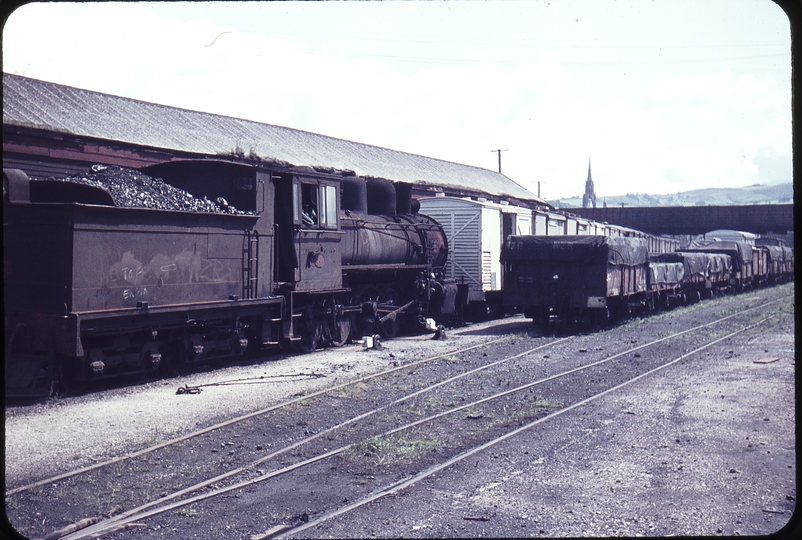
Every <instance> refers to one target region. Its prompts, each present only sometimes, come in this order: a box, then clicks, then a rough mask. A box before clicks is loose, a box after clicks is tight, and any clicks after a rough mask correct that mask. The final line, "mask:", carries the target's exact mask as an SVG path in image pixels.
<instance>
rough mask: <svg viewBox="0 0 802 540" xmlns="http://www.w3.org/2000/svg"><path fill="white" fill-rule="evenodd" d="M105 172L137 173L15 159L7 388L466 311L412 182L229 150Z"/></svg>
mask: <svg viewBox="0 0 802 540" xmlns="http://www.w3.org/2000/svg"><path fill="white" fill-rule="evenodd" d="M93 172H95V173H97V175H96V176H98V175H101V174H110V173H111V172H116V173H117V174H119V175H122V176H125V174H128V177H129V178H128V179H129V180H130V178H134V179H135V180H136V182H133V183H132V182H130V181H129V182H128V186H126V185H122V186H120V185H119V184H125V182H124V181H119V182H117V183H116V184H115V185H114V189H111V188H110V187H109V185H110V184H106V185H104V184H103V183H102V182H99V181H95V180H93V178H94V177H93V176H92V175H91V174H89V173H87V174H86V175H83V176H84V177H81V175H79V176H78V177H76V178H71V179H60V180H53V179H48V180H32V179H29V178H28V177H27V175H25V173H23V172H22V171H19V170H4V174H3V218H4V219H3V239H4V257H3V262H4V278H5V279H4V293H5V358H6V367H5V375H6V387H7V391H10V392H14V391H16V390H22V391H25V392H30V391H36V390H40V389H41V390H44V391H48V390H49V389H51V388H52V386H53V384H54V383H56V382H61V383H63V384H65V385H69V384H70V383H71V382H81V381H87V380H93V379H101V378H105V377H112V376H119V375H124V374H130V373H142V372H148V371H154V370H158V369H159V368H160V367H174V366H176V365H180V364H191V363H193V362H201V361H206V360H209V359H211V358H215V357H227V356H231V355H236V354H241V353H243V352H245V351H249V350H256V349H260V348H262V347H266V346H281V345H285V344H292V345H293V346H294V347H295V348H296V349H298V350H300V351H306V352H308V351H312V350H314V349H315V348H317V347H319V346H340V345H342V344H344V343H345V342H347V341H348V340H349V338H350V337H351V336H352V335H354V336H361V335H367V334H372V333H373V332H376V333H378V334H381V335H383V336H385V337H392V336H394V335H395V334H396V333H397V332H399V330H400V329H401V327H402V326H403V325H405V324H406V325H408V326H409V327H411V328H412V327H417V328H423V327H427V328H429V329H430V330H431V329H434V328H436V327H437V325H438V323H440V322H441V321H444V320H445V319H447V318H449V317H455V316H458V314H459V313H458V312H459V309H458V306H459V301H458V298H457V297H458V295H459V294H462V293H460V287H458V286H457V284H455V283H454V282H449V281H447V280H445V279H443V274H442V269H443V266H444V264H445V260H446V257H447V253H448V246H447V240H446V237H445V235H444V233H443V230H442V228H441V227H440V225H439V224H438V223H436V222H435V221H434V220H433V219H431V218H428V217H426V216H423V215H420V214H418V213H417V208H415V205H414V203H415V201H413V200H412V197H411V185H405V184H400V183H393V182H390V181H388V180H384V179H378V178H360V177H357V176H355V175H353V174H350V175H349V174H348V173H345V174H332V173H327V172H319V171H316V170H314V169H312V168H309V167H288V166H280V165H275V164H273V165H266V164H259V165H253V164H243V163H235V162H231V161H223V160H188V161H175V162H169V163H163V164H160V165H154V166H151V167H147V168H144V169H142V170H141V171H132V170H130V169H120V168H119V167H109V168H106V167H102V166H97V167H94V168H93ZM81 180H82V181H81ZM145 184H146V186H145ZM131 185H134V186H135V187H137V186H138V187H139V189H135V188H132V187H131ZM143 186H145V187H147V189H144V188H143ZM115 190H116V191H115ZM176 193H180V194H183V195H182V196H183V199H180V198H179V199H176V196H175V194H176ZM165 201H167V202H169V203H170V204H169V205H168V204H165ZM199 203H202V204H199ZM190 210H193V211H190Z"/></svg>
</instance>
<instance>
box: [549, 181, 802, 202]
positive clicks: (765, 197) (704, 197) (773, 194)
mask: <svg viewBox="0 0 802 540" xmlns="http://www.w3.org/2000/svg"><path fill="white" fill-rule="evenodd" d="M548 202H549V203H550V204H552V205H553V206H554V207H556V208H581V207H582V195H577V196H576V197H569V198H564V199H557V200H553V201H552V200H549V201H548ZM793 202H794V185H793V184H792V183H790V182H789V183H787V184H775V185H772V186H766V185H761V184H756V185H754V186H747V187H743V188H707V189H696V190H693V191H683V192H680V193H674V194H673V195H646V194H643V193H634V194H633V193H628V194H626V195H616V196H600V195H598V194H597V195H596V206H597V207H602V206H604V204H605V203H607V206H620V205H621V203H624V206H720V205H743V204H789V203H793Z"/></svg>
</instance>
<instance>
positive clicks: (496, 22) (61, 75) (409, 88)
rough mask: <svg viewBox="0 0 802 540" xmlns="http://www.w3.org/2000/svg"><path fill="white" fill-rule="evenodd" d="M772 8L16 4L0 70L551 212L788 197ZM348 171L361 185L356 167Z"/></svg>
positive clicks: (676, 0) (783, 104)
mask: <svg viewBox="0 0 802 540" xmlns="http://www.w3.org/2000/svg"><path fill="white" fill-rule="evenodd" d="M790 46H791V42H790V25H789V22H788V18H787V17H786V15H785V13H784V12H783V11H782V10H781V9H780V8H779V7H778V6H777V5H775V4H774V3H773V2H771V1H770V0H687V1H683V0H654V1H648V0H639V1H632V2H626V1H612V0H586V1H559V0H557V1H551V2H542V1H519V2H514V1H504V2H500V1H488V2H462V1H454V2H414V1H411V2H299V3H296V2H269V3H242V4H240V3H233V2H222V3H214V2H209V3H205V2H204V3H125V4H117V3H76V4H68V3H55V4H28V5H26V6H23V7H22V8H20V9H19V10H17V11H15V12H14V13H12V14H11V16H10V17H9V18H8V20H7V22H6V25H5V27H4V31H3V70H4V71H5V72H8V73H15V74H19V75H24V76H27V77H33V78H37V79H42V80H45V81H51V82H56V83H60V84H66V85H70V86H75V87H79V88H85V89H89V90H96V91H99V92H105V93H109V94H115V95H120V96H126V97H131V98H136V99H140V100H145V101H151V102H155V103H160V104H164V105H170V106H175V107H182V108H187V109H193V110H198V111H205V112H212V113H218V114H223V115H228V116H234V117H239V118H246V119H249V120H255V121H259V122H265V123H269V124H275V125H281V126H286V127H291V128H296V129H301V130H305V131H311V132H315V133H321V134H324V135H329V136H332V137H337V138H342V139H348V140H351V141H356V142H360V143H365V144H372V145H376V146H382V147H386V148H391V149H394V150H401V151H405V152H411V153H414V154H421V155H425V156H429V157H434V158H438V159H444V160H448V161H454V162H458V163H464V164H468V165H474V166H477V167H483V168H486V169H491V170H497V169H498V154H497V153H495V152H493V150H496V149H501V150H504V151H503V152H501V169H502V172H503V173H504V174H505V175H507V176H508V177H510V178H511V179H513V180H515V181H516V182H518V183H519V184H521V185H523V186H524V187H526V188H528V189H530V190H531V191H532V192H534V193H537V189H538V182H540V183H541V186H540V189H541V195H542V196H543V197H544V198H546V199H556V198H559V197H568V196H572V195H581V193H582V192H583V191H584V187H585V180H586V179H587V170H588V160H589V159H590V160H591V162H592V169H593V180H594V183H595V186H596V194H597V196H598V197H599V198H600V200H601V199H603V198H604V197H612V196H615V195H624V194H626V193H649V194H668V193H676V192H679V191H686V190H690V189H698V188H703V187H740V186H746V185H752V184H777V183H782V182H791V180H792V167H791V157H792V153H791V65H790V62H791V54H790ZM357 172H358V171H357Z"/></svg>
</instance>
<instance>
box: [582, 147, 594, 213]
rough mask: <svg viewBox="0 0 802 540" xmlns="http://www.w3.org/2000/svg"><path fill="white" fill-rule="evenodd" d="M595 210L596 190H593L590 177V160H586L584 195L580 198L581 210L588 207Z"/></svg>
mask: <svg viewBox="0 0 802 540" xmlns="http://www.w3.org/2000/svg"><path fill="white" fill-rule="evenodd" d="M591 204H592V205H593V208H596V190H595V189H594V188H593V178H591V176H590V158H588V179H587V181H586V182H585V194H584V195H583V196H582V208H587V207H588V206H590V205H591Z"/></svg>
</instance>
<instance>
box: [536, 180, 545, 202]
mask: <svg viewBox="0 0 802 540" xmlns="http://www.w3.org/2000/svg"><path fill="white" fill-rule="evenodd" d="M545 183H546V182H538V183H537V198H538V199H539V198H540V184H545Z"/></svg>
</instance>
